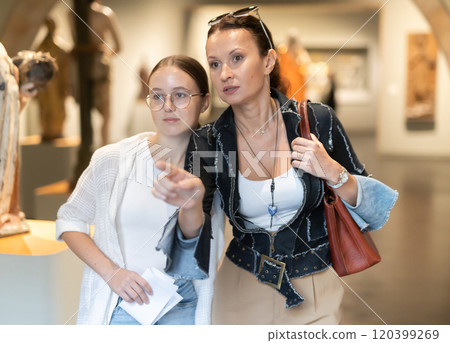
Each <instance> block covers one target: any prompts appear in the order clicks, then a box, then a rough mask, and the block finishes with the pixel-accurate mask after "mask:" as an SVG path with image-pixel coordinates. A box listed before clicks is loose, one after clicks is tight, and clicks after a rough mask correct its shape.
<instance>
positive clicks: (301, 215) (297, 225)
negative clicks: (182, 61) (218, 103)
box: [188, 6, 397, 324]
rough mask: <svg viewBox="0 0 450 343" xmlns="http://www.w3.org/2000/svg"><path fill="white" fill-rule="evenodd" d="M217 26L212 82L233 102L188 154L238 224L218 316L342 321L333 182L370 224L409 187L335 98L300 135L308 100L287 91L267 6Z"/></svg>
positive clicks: (211, 41)
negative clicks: (352, 130)
mask: <svg viewBox="0 0 450 343" xmlns="http://www.w3.org/2000/svg"><path fill="white" fill-rule="evenodd" d="M209 25H210V30H209V32H208V39H207V43H206V55H207V59H208V63H209V66H210V76H211V81H212V83H213V85H214V87H215V89H216V91H217V93H218V95H219V97H220V98H221V99H222V100H223V101H224V102H226V103H228V104H229V105H230V107H228V108H227V109H226V110H225V112H224V113H222V115H221V116H220V117H219V119H218V120H217V121H216V122H214V123H212V124H209V125H206V126H204V127H203V128H201V129H200V130H198V131H197V132H196V135H193V136H192V138H191V139H192V141H191V143H190V145H189V147H188V155H189V156H191V157H190V160H189V161H188V162H190V166H189V170H190V171H191V172H194V173H198V172H199V175H200V176H201V178H202V180H203V181H204V183H205V185H206V186H207V187H206V196H205V203H204V210H205V213H209V211H210V209H211V199H212V193H213V192H214V190H216V195H217V196H216V197H215V198H218V199H219V200H220V203H221V205H222V208H223V210H224V212H225V214H226V216H227V217H228V218H229V220H230V223H231V225H232V227H233V240H232V241H231V243H230V244H229V246H228V249H227V252H226V258H225V259H224V262H223V264H222V266H221V268H220V269H219V271H218V274H217V277H216V280H215V294H214V298H213V308H212V312H213V319H212V320H213V323H216V324H338V323H339V322H340V320H341V311H340V307H341V301H342V297H343V293H344V291H343V288H342V286H341V282H340V280H339V278H338V276H337V275H336V274H335V273H334V272H333V270H332V269H331V268H330V266H331V265H332V263H331V259H330V252H329V241H328V236H327V229H326V222H325V217H324V209H323V194H324V193H323V192H324V183H325V182H326V183H328V185H330V186H331V187H334V188H335V189H336V192H337V194H338V195H339V196H340V197H341V198H342V199H343V200H344V201H345V203H346V206H347V208H348V209H349V211H350V212H351V214H352V216H353V217H354V218H355V220H356V221H357V223H358V224H359V225H360V227H361V229H362V230H365V231H371V230H377V229H379V228H381V227H382V226H383V225H384V223H385V222H386V221H387V219H388V217H389V212H390V210H391V208H392V207H393V205H394V203H395V201H396V198H397V193H396V192H395V191H393V190H392V189H390V188H389V187H387V186H385V185H384V184H382V183H381V182H378V181H376V180H374V179H372V178H369V177H367V173H366V171H365V168H364V166H363V165H362V164H361V163H360V162H359V160H358V158H357V156H356V155H355V153H354V151H353V148H352V146H351V144H350V141H349V138H348V137H347V135H346V133H345V130H344V128H343V126H342V124H341V123H340V122H339V120H338V118H337V117H336V115H335V114H334V111H333V109H331V108H330V107H328V106H325V105H322V104H319V103H309V104H308V118H309V121H310V126H311V131H312V133H313V135H312V138H313V140H307V139H304V138H302V137H299V130H298V124H299V120H300V117H299V113H298V104H297V102H296V101H294V100H290V99H288V98H287V97H286V96H285V95H284V94H283V93H282V92H281V91H280V89H281V86H280V79H279V67H278V62H277V54H276V52H275V50H274V49H273V46H274V45H273V42H272V38H271V34H270V31H269V30H268V28H267V27H266V26H265V25H264V23H263V22H262V20H261V18H260V17H259V14H258V8H257V7H256V6H253V7H249V8H245V9H242V10H239V11H236V12H231V13H226V14H223V15H221V16H219V17H216V18H214V19H212V20H211V21H210V22H209ZM211 155H212V156H211Z"/></svg>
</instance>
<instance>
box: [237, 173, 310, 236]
mask: <svg viewBox="0 0 450 343" xmlns="http://www.w3.org/2000/svg"><path fill="white" fill-rule="evenodd" d="M274 180H275V190H274V205H275V206H276V207H277V213H276V214H275V215H274V216H273V219H272V228H270V217H271V215H270V213H269V211H268V206H269V205H271V204H272V194H271V192H270V185H271V183H272V179H267V180H249V179H247V178H245V177H244V176H243V175H242V174H241V173H240V172H239V195H240V197H241V200H240V205H239V213H240V214H241V215H242V216H243V217H244V218H245V219H247V220H249V221H251V222H252V223H253V224H255V225H256V226H258V227H260V228H265V229H266V230H268V231H277V230H278V229H279V228H280V227H281V226H283V225H285V224H287V223H288V222H289V220H290V219H291V218H292V217H293V216H294V215H295V214H296V213H297V211H298V209H299V207H300V205H301V203H302V202H303V184H302V183H301V181H300V180H299V178H298V177H297V176H296V175H295V170H294V168H292V167H291V168H290V169H289V170H288V171H287V172H286V173H284V174H282V175H280V176H278V177H276V178H275V179H274Z"/></svg>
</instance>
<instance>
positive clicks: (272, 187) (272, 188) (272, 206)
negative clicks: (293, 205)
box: [235, 103, 279, 228]
mask: <svg viewBox="0 0 450 343" xmlns="http://www.w3.org/2000/svg"><path fill="white" fill-rule="evenodd" d="M278 109H279V108H278V103H276V114H277V122H276V125H277V130H276V136H275V153H276V151H277V148H278ZM235 125H236V127H237V129H238V130H239V132H240V133H241V136H242V138H244V140H245V143H247V145H248V147H249V148H250V151H251V152H252V154H253V156H254V157H255V158H256V154H255V152H254V151H253V149H252V146H251V145H250V143H249V142H248V140H247V138H245V136H244V133H243V132H242V130H241V129H240V127H239V126H238V125H237V124H235ZM276 161H277V158H276V156H275V157H274V159H273V170H272V173H275V166H276ZM260 165H261V166H262V167H263V168H264V170H265V171H266V172H267V174H269V176H270V178H271V179H272V183H271V184H270V193H271V197H272V203H271V204H270V205H269V206H268V207H267V211H268V212H269V214H270V228H272V223H273V216H274V215H275V214H276V213H277V212H278V208H277V206H275V199H274V193H275V179H274V177H273V174H271V173H270V172H269V171H268V170H267V168H266V166H265V165H264V164H263V163H262V162H260Z"/></svg>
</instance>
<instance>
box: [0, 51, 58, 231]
mask: <svg viewBox="0 0 450 343" xmlns="http://www.w3.org/2000/svg"><path fill="white" fill-rule="evenodd" d="M56 71H57V67H56V63H55V61H54V59H53V58H52V57H51V56H50V55H49V54H43V53H40V52H34V51H21V52H19V53H18V55H17V56H16V57H14V58H13V59H11V58H10V57H9V56H8V54H7V52H6V49H5V48H4V47H3V45H2V44H1V43H0V132H1V137H0V237H4V236H10V235H13V234H17V233H22V232H26V231H28V230H29V228H28V225H27V223H26V221H25V215H24V213H23V212H21V211H20V205H19V113H20V111H21V110H22V109H23V107H24V106H25V104H26V102H27V100H28V99H29V98H31V97H34V96H36V94H37V93H38V90H39V89H40V88H42V87H44V86H45V84H46V83H47V82H48V81H49V80H50V79H51V78H52V77H53V75H54V74H55V73H56Z"/></svg>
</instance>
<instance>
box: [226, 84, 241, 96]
mask: <svg viewBox="0 0 450 343" xmlns="http://www.w3.org/2000/svg"><path fill="white" fill-rule="evenodd" d="M238 89H239V87H233V86H227V87H224V88H223V93H224V94H226V95H230V94H234V93H235V92H236V91H237V90H238Z"/></svg>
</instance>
